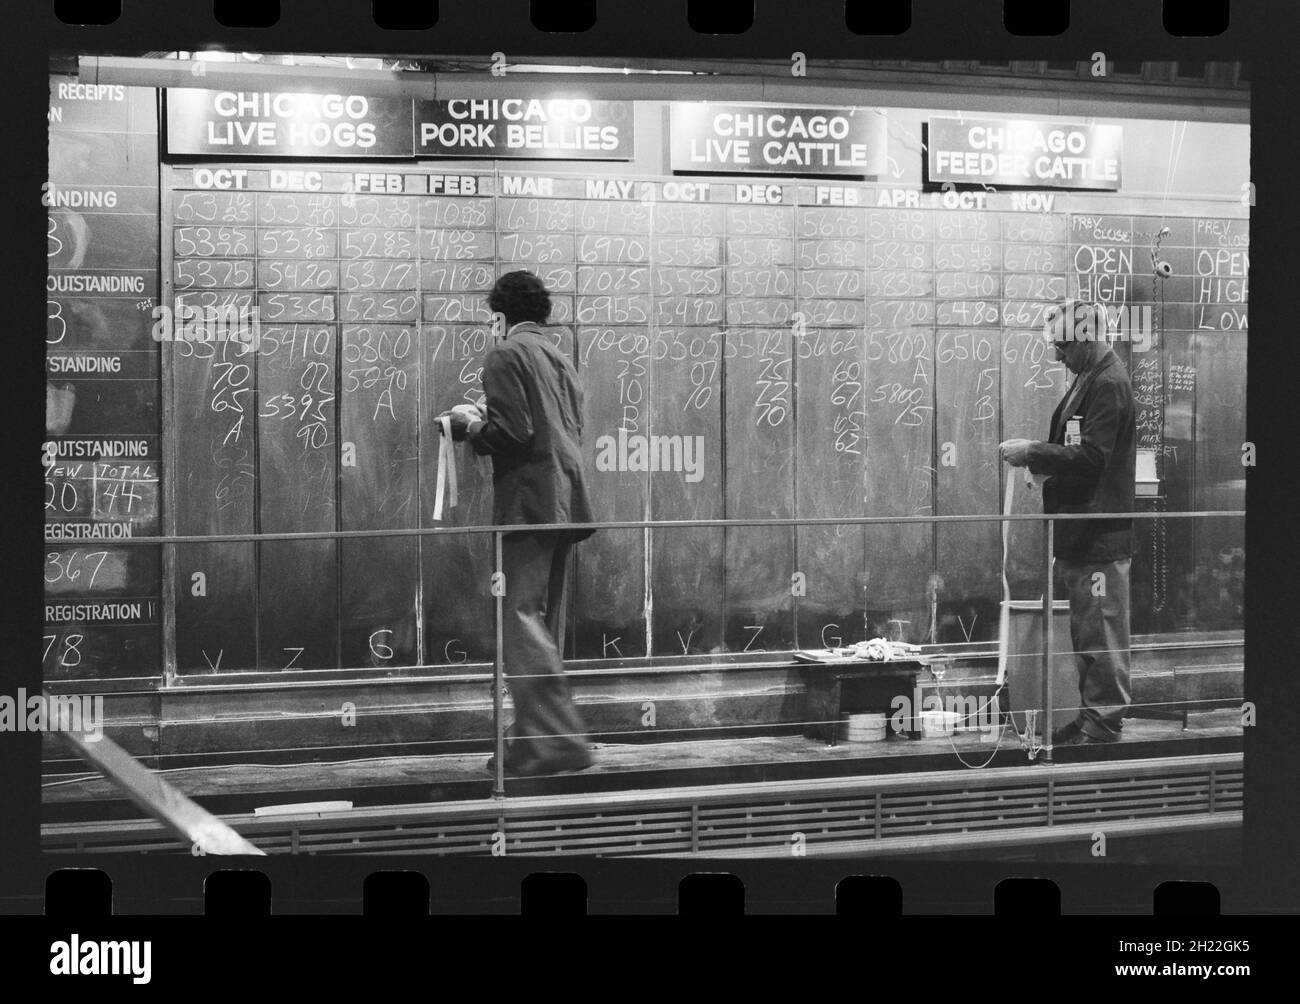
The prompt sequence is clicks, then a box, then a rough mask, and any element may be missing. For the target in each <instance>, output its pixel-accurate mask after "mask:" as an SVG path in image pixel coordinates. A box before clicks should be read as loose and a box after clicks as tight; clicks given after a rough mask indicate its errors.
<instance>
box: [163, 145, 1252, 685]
mask: <svg viewBox="0 0 1300 1004" xmlns="http://www.w3.org/2000/svg"><path fill="white" fill-rule="evenodd" d="M223 166H225V167H229V165H223ZM243 170H244V173H243V174H242V175H241V176H240V182H239V184H240V187H239V188H237V189H228V190H214V189H212V188H208V187H200V185H199V184H197V183H196V179H198V180H199V181H200V182H203V183H205V184H210V183H211V180H212V179H213V178H214V169H212V168H204V167H201V166H193V165H189V166H185V167H174V168H171V169H170V170H169V171H168V172H167V175H166V177H167V178H168V179H169V182H168V184H167V187H168V188H169V191H168V192H167V193H166V195H165V216H164V229H165V231H166V232H165V234H164V249H165V256H164V260H165V263H166V264H165V269H164V273H165V280H166V289H165V294H166V296H168V297H173V298H175V299H176V300H177V301H180V302H183V303H185V304H187V305H190V304H202V305H207V306H227V307H236V308H243V309H248V308H252V307H256V308H257V309H258V311H259V314H260V324H261V330H260V342H259V344H258V345H257V346H256V347H253V346H250V345H248V344H245V343H241V342H235V341H227V342H224V343H198V342H196V343H186V342H174V343H164V345H163V348H162V351H163V354H164V363H165V371H164V372H165V373H167V374H168V379H169V381H170V382H169V384H168V385H167V387H166V389H165V393H167V394H169V395H170V398H171V402H172V415H173V424H172V427H171V428H169V429H166V430H165V435H166V436H167V438H168V442H169V443H170V450H169V453H168V456H169V457H171V458H172V463H173V466H172V467H171V468H170V474H169V477H170V484H169V489H168V498H169V499H171V500H172V504H173V505H174V515H175V530H176V532H177V533H182V534H206V533H251V532H273V531H312V530H334V529H348V530H351V529H364V528H418V527H427V526H432V525H435V524H434V523H433V521H432V515H433V514H432V508H433V499H434V481H435V472H436V469H437V467H436V462H437V447H438V441H437V440H438V437H437V434H436V432H435V431H434V425H433V422H432V416H433V415H435V414H436V413H438V412H440V411H442V410H444V409H446V408H448V407H450V406H451V405H453V404H455V403H457V402H459V401H464V400H470V399H473V398H474V397H476V396H477V395H478V393H479V391H480V379H481V372H482V366H483V359H484V356H485V354H486V352H487V350H488V349H489V348H490V346H491V342H492V338H493V335H492V334H491V331H490V324H489V316H488V311H487V308H486V305H485V303H484V293H485V292H486V291H487V289H488V288H490V286H491V284H492V282H493V281H494V278H495V277H496V276H497V275H499V274H501V273H503V272H506V271H510V270H512V269H516V268H527V269H530V270H532V271H534V272H536V273H537V274H538V275H540V276H541V277H542V278H543V279H544V280H545V281H546V284H547V286H548V287H549V288H550V290H551V291H552V294H553V300H554V313H553V316H552V321H553V326H552V327H551V328H550V331H551V333H552V337H554V338H555V340H556V344H557V345H558V346H560V347H561V348H562V349H563V351H565V352H567V353H571V354H572V358H573V359H574V361H575V364H576V365H577V368H578V372H579V374H580V376H581V378H582V380H583V384H584V387H585V392H586V409H587V414H586V426H585V431H584V449H585V451H586V455H587V459H588V476H589V481H590V486H591V492H592V496H593V500H594V502H595V507H596V512H597V514H598V518H602V519H611V520H617V519H642V518H648V519H654V520H673V519H694V518H722V517H731V518H743V517H790V516H801V517H852V516H862V515H885V516H925V515H930V514H941V515H947V514H962V513H997V512H999V511H1000V508H1001V502H1002V492H1003V487H1004V482H1003V480H1002V479H1003V477H1004V476H1005V473H1004V471H1003V470H1002V469H1000V465H999V464H998V463H997V461H996V456H995V447H996V444H997V443H998V442H999V441H1000V440H1001V439H1004V438H1007V437H1011V436H1027V437H1033V438H1040V437H1041V436H1042V435H1043V434H1044V433H1045V431H1046V426H1047V420H1048V417H1049V416H1050V413H1051V410H1052V408H1053V407H1054V405H1055V403H1056V401H1057V400H1058V399H1059V397H1060V395H1061V393H1062V391H1063V389H1064V387H1065V380H1064V377H1065V373H1064V370H1063V368H1062V367H1061V366H1059V365H1058V364H1054V363H1053V361H1052V359H1051V357H1050V352H1049V351H1048V350H1047V349H1046V347H1045V346H1044V345H1043V343H1042V342H1041V341H1040V340H1039V338H1038V330H1039V328H1040V325H1041V320H1042V312H1043V310H1044V308H1045V307H1046V306H1047V305H1048V304H1050V303H1052V302H1053V301H1057V300H1059V299H1061V298H1062V297H1064V296H1066V295H1079V294H1081V293H1086V294H1088V295H1090V296H1092V297H1093V298H1095V299H1098V300H1101V301H1102V302H1105V303H1106V304H1107V305H1108V307H1116V308H1118V307H1121V306H1126V307H1128V306H1132V307H1136V306H1143V305H1149V306H1151V307H1152V308H1153V311H1152V317H1153V318H1154V321H1153V324H1154V327H1155V329H1156V331H1155V333H1154V334H1153V335H1152V338H1153V339H1158V340H1159V342H1160V345H1161V346H1162V351H1159V352H1154V351H1148V352H1139V351H1136V346H1132V345H1129V344H1125V343H1118V344H1117V349H1118V350H1119V351H1120V354H1121V357H1122V358H1123V359H1124V360H1125V362H1126V364H1128V365H1129V366H1130V370H1131V372H1132V373H1133V375H1134V384H1135V388H1136V389H1137V393H1138V397H1139V402H1140V409H1141V415H1140V424H1141V425H1142V436H1143V445H1145V446H1146V447H1148V448H1151V449H1153V450H1155V451H1156V452H1157V453H1158V454H1159V459H1160V470H1161V474H1162V477H1163V483H1164V484H1165V486H1166V496H1165V499H1164V500H1163V502H1162V503H1160V504H1163V505H1167V506H1169V507H1170V508H1176V509H1183V508H1191V507H1193V506H1196V505H1206V506H1213V507H1221V506H1223V505H1224V504H1225V501H1224V494H1223V490H1224V489H1223V486H1224V485H1227V486H1228V487H1227V489H1226V490H1227V491H1228V493H1229V494H1231V492H1232V491H1233V490H1234V489H1233V488H1232V486H1233V485H1235V484H1236V483H1237V482H1236V481H1235V480H1234V479H1236V478H1238V477H1239V474H1237V473H1234V472H1233V470H1232V468H1231V461H1233V460H1235V458H1237V457H1238V456H1239V449H1240V442H1241V440H1242V439H1243V438H1244V435H1243V428H1242V426H1243V424H1244V415H1243V413H1242V410H1241V408H1240V405H1239V402H1240V387H1241V385H1242V382H1243V381H1244V372H1245V370H1244V364H1245V344H1246V343H1245V335H1246V330H1245V329H1246V318H1245V311H1246V280H1245V267H1246V264H1247V262H1246V256H1247V254H1248V250H1247V245H1246V225H1245V222H1244V221H1242V220H1230V219H1218V218H1213V219H1211V218H1168V219H1166V218H1163V217H1161V216H1159V215H1149V216H1131V215H1126V216H1110V217H1092V216H1085V215H1083V214H1080V213H1072V212H1067V211H1057V212H1037V211H1023V210H1020V209H1016V208H1014V203H1013V201H1012V197H1011V196H1008V195H1005V194H994V195H991V196H989V199H988V204H987V206H986V208H985V209H983V210H973V209H968V210H963V209H946V208H943V206H942V204H941V203H938V202H937V201H936V202H931V200H930V199H929V197H928V195H925V194H923V195H922V196H921V198H920V199H919V200H916V201H915V202H914V204H911V205H909V204H906V203H903V204H899V205H895V204H894V202H895V201H897V200H895V199H892V198H891V195H890V190H889V189H888V188H885V187H884V186H874V185H821V184H812V183H806V182H793V181H781V182H764V183H763V184H761V185H757V186H755V185H753V184H748V183H743V182H742V183H738V182H736V181H735V180H734V179H731V180H723V179H705V178H691V179H689V180H685V179H671V178H637V179H625V178H618V179H593V178H591V177H589V176H570V175H564V174H560V173H549V174H545V175H536V174H516V173H509V172H507V171H505V170H497V171H484V172H465V173H453V174H446V173H433V172H430V171H419V172H405V173H401V174H388V175H386V176H382V177H383V178H384V180H383V182H382V184H381V185H380V188H381V189H382V191H378V192H375V191H370V190H367V191H364V192H359V191H356V190H355V189H357V188H358V187H359V185H358V181H359V177H362V176H355V175H353V174H350V173H347V172H344V171H321V170H318V169H317V168H316V167H312V168H311V170H313V171H316V178H317V181H318V183H319V187H318V189H317V190H313V191H285V190H282V189H278V188H273V187H272V186H273V182H274V183H277V184H281V185H282V184H283V183H284V182H283V179H284V178H287V177H295V176H294V175H292V174H291V172H292V171H294V170H299V171H301V170H302V166H301V165H292V164H284V165H279V164H271V165H268V164H265V163H261V164H256V165H250V166H248V167H247V168H246V169H243ZM225 177H226V178H230V177H231V175H230V174H229V173H227V174H226V175H225ZM297 177H301V175H298V176H297ZM363 177H367V178H373V177H374V176H371V175H366V176H363ZM276 179H279V181H278V182H277V180H276ZM314 184H315V182H314ZM366 187H367V188H368V189H369V188H373V187H374V185H373V182H371V183H368V184H367V186H366ZM913 194H915V193H913ZM1094 198H1095V197H1094ZM1061 203H1062V204H1064V199H1062V200H1061ZM1162 226H1168V227H1169V228H1170V233H1169V234H1168V235H1167V236H1165V237H1163V238H1161V246H1160V252H1159V253H1160V255H1161V257H1163V258H1164V259H1166V260H1168V261H1169V262H1170V263H1171V265H1172V267H1173V276H1172V277H1171V278H1168V279H1164V280H1155V279H1154V278H1153V277H1152V274H1151V266H1150V252H1151V249H1152V247H1153V246H1154V243H1155V240H1156V235H1157V233H1158V231H1159V230H1160V228H1161V227H1162ZM167 249H169V251H168V250H167ZM1130 350H1133V351H1130ZM604 436H608V437H613V438H614V439H615V440H619V441H623V440H626V441H629V442H630V441H632V440H633V438H634V437H649V436H659V437H699V438H698V439H694V438H692V439H690V440H689V442H691V443H699V444H700V450H701V453H699V454H697V455H695V457H694V459H695V460H697V461H698V464H697V465H696V466H695V467H694V468H693V469H689V470H682V471H640V470H628V469H618V470H601V469H599V468H598V466H597V463H596V454H597V442H598V440H599V439H600V437H604ZM620 437H623V439H622V440H620ZM687 442H688V440H687V439H686V438H683V439H682V440H681V443H682V444H683V445H684V444H686V443H687ZM682 456H683V457H684V458H687V459H689V458H690V457H691V456H692V455H691V454H690V453H689V452H687V453H683V454H682ZM1225 458H1227V459H1225ZM457 465H458V471H459V479H460V497H461V504H460V505H459V506H458V507H456V508H454V509H451V510H449V511H448V513H447V515H446V518H445V520H444V523H445V525H449V526H456V525H471V524H486V523H489V522H490V513H491V481H490V471H489V468H487V467H486V466H485V463H484V462H483V461H481V460H479V459H476V458H475V457H473V455H472V454H471V453H470V451H469V450H468V449H465V448H458V450H457ZM623 466H624V467H626V466H629V465H623ZM1198 478H1199V480H1198ZM1215 486H1218V487H1217V488H1216V487H1215ZM1018 499H1019V501H1018V505H1017V507H1018V508H1019V509H1022V510H1030V509H1033V508H1034V507H1035V506H1036V503H1034V502H1032V501H1028V500H1026V498H1025V495H1024V493H1023V492H1021V493H1020V494H1019V496H1018ZM1230 501H1231V500H1229V503H1230ZM1238 504H1240V503H1239V502H1238ZM1037 534H1038V531H1037V530H1036V529H1034V528H1032V527H1029V526H1028V525H1024V526H1020V527H1017V528H1016V530H1015V531H1014V533H1013V536H1012V547H1011V560H1010V561H1009V564H1008V572H1009V577H1010V580H1011V582H1012V586H1013V590H1014V591H1015V592H1016V594H1017V595H1022V596H1037V595H1038V594H1039V593H1038V582H1037V579H1036V576H1037V574H1038V568H1039V567H1040V565H1039V560H1040V559H1039V551H1038V549H1037V546H1036V544H1035V542H1036V540H1037V539H1038V536H1037ZM1139 536H1140V538H1141V541H1142V552H1141V554H1140V555H1139V559H1138V561H1137V562H1135V565H1140V566H1141V569H1136V568H1135V594H1136V593H1137V592H1140V591H1141V590H1142V589H1146V590H1148V592H1149V593H1150V594H1151V595H1152V596H1153V599H1152V600H1151V601H1150V602H1149V603H1147V604H1146V605H1145V606H1144V607H1143V608H1142V609H1141V610H1140V611H1138V612H1137V614H1136V615H1135V616H1136V617H1137V621H1136V622H1135V625H1134V627H1135V630H1143V629H1144V627H1145V626H1146V625H1153V626H1155V625H1159V624H1161V623H1165V622H1164V621H1162V620H1161V618H1162V617H1166V613H1165V611H1167V610H1168V611H1173V610H1174V608H1175V607H1176V606H1177V603H1176V596H1177V593H1178V589H1179V582H1180V579H1179V577H1180V576H1183V577H1186V576H1188V575H1192V576H1193V577H1194V576H1195V572H1196V567H1197V563H1198V561H1200V560H1202V552H1203V551H1204V552H1206V553H1210V554H1217V553H1219V552H1220V551H1222V550H1223V549H1224V548H1228V549H1231V547H1232V546H1234V544H1239V543H1240V539H1241V527H1240V524H1239V523H1238V524H1237V525H1236V526H1223V527H1218V528H1213V532H1211V530H1210V529H1208V528H1207V529H1200V530H1198V529H1193V528H1191V527H1186V526H1173V525H1171V526H1168V527H1161V528H1160V529H1159V531H1158V532H1157V531H1153V530H1144V531H1143V533H1142V534H1140V535H1139ZM1202 538H1203V539H1202ZM491 554H492V545H491V540H490V538H489V537H487V536H486V535H478V536H466V537H465V538H463V539H457V538H453V537H446V536H440V537H426V538H423V539H421V540H418V541H417V539H416V538H392V539H376V540H367V541H345V542H336V541H328V540H326V541H312V542H278V543H275V542H266V543H261V544H251V543H239V544H223V545H216V544H213V545H190V546H185V547H181V548H179V549H178V556H177V562H176V568H175V577H176V578H175V595H176V632H175V635H176V653H177V668H178V670H179V671H180V672H182V673H203V672H225V671H230V670H241V669H242V670H248V669H261V670H287V671H293V670H295V669H311V668H330V667H339V666H342V667H375V668H383V667H386V666H410V665H417V664H418V665H429V666H433V667H446V668H450V669H456V668H457V667H459V666H460V665H461V664H463V663H467V662H468V663H481V662H486V661H489V660H490V659H491V658H492V655H493V622H492V609H493V607H492V602H491V598H490V596H489V593H488V586H489V573H490V571H491V566H492V561H491ZM574 560H575V564H576V579H575V584H574V588H573V603H572V610H573V614H572V617H573V622H572V624H571V626H570V631H569V633H568V638H569V652H568V653H567V654H568V655H569V656H572V657H579V658H609V659H617V658H631V657H644V656H667V655H675V656H691V655H704V654H707V653H713V652H721V651H727V652H751V653H754V652H760V651H772V650H783V649H791V648H794V647H797V646H811V645H819V644H830V643H837V642H849V641H851V640H855V639H860V638H864V637H871V636H873V635H876V634H882V633H887V634H889V635H891V636H893V637H902V638H905V639H907V640H909V641H913V642H922V641H962V640H972V641H977V640H987V639H989V638H992V637H995V636H996V627H997V621H998V617H997V609H998V606H997V605H998V602H999V600H1000V598H1001V595H1002V583H1001V540H1000V535H999V527H998V524H996V523H986V524H963V525H944V526H921V525H917V526H905V527H896V526H870V527H862V526H840V527H806V528H799V529H769V528H735V529H726V530H721V529H711V528H692V529H650V530H646V531H642V530H618V531H603V532H600V533H598V534H596V535H595V536H594V537H593V538H591V539H590V540H589V541H588V542H586V543H584V544H583V545H582V546H581V547H579V548H577V550H576V556H575V559H574ZM796 572H800V573H802V574H803V577H804V589H803V591H802V594H801V595H795V594H794V593H799V592H800V590H794V591H793V592H792V588H791V581H792V579H791V577H792V575H793V574H794V573H796ZM1167 616H1168V617H1169V618H1173V621H1171V622H1170V623H1175V626H1178V625H1177V623H1176V613H1173V612H1171V613H1169V614H1168V615H1167Z"/></svg>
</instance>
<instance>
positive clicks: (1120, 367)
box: [1028, 346, 1137, 563]
mask: <svg viewBox="0 0 1300 1004" xmlns="http://www.w3.org/2000/svg"><path fill="white" fill-rule="evenodd" d="M1079 381H1080V384H1079V387H1078V394H1077V396H1076V395H1072V394H1071V393H1069V392H1067V393H1066V395H1065V397H1064V398H1062V399H1061V403H1060V404H1058V405H1057V406H1056V411H1055V412H1053V413H1052V426H1051V433H1050V435H1049V436H1048V439H1047V442H1042V443H1032V444H1030V446H1029V451H1028V453H1029V455H1028V465H1029V470H1030V471H1031V472H1032V473H1034V474H1046V475H1050V477H1049V478H1048V480H1047V481H1046V483H1044V485H1043V512H1045V513H1066V512H1132V511H1133V479H1134V464H1135V462H1136V453H1135V450H1136V445H1135V444H1136V441H1137V428H1136V416H1135V414H1134V408H1133V388H1132V386H1131V385H1130V384H1129V379H1128V373H1126V372H1125V370H1124V364H1123V363H1122V362H1120V360H1119V357H1118V356H1117V355H1115V353H1114V351H1113V350H1112V349H1110V348H1109V346H1108V347H1107V348H1106V352H1105V355H1103V356H1102V357H1101V359H1099V360H1098V361H1097V362H1096V363H1094V364H1093V366H1092V367H1091V368H1090V369H1089V370H1086V371H1085V372H1084V373H1083V375H1082V376H1080V377H1079ZM1072 397H1073V398H1074V402H1073V404H1071V406H1070V414H1068V415H1067V414H1065V406H1066V405H1067V404H1069V403H1070V400H1071V398H1072ZM1076 415H1077V416H1079V419H1080V421H1079V425H1080V432H1081V438H1082V442H1080V443H1078V444H1077V445H1074V446H1066V445H1065V437H1066V431H1067V424H1068V422H1069V421H1070V419H1071V418H1073V417H1074V416H1076ZM1054 534H1055V536H1054V540H1053V549H1052V550H1053V553H1054V554H1055V555H1056V557H1058V558H1062V559H1064V560H1066V561H1073V562H1079V563H1091V562H1096V563H1100V562H1106V561H1118V560H1119V559H1121V558H1131V557H1132V556H1133V521H1132V520H1129V519H1115V520H1062V521H1059V522H1057V523H1056V525H1055V530H1054Z"/></svg>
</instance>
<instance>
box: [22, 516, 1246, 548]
mask: <svg viewBox="0 0 1300 1004" xmlns="http://www.w3.org/2000/svg"><path fill="white" fill-rule="evenodd" d="M1245 515H1246V510H1245V509H1209V510H1201V511H1199V512H1079V513H1051V514H1047V513H1010V514H1001V513H999V514H984V513H981V514H970V515H958V516H818V517H803V516H780V517H762V518H753V519H744V518H740V519H730V518H728V519H671V520H655V519H627V520H606V521H604V522H591V523H512V524H496V523H494V524H484V525H479V526H431V527H406V528H402V529H376V530H308V531H294V532H285V533H221V534H173V535H171V536H166V537H164V536H155V537H120V538H119V537H114V538H112V539H108V538H98V537H97V538H94V540H95V541H96V542H98V543H107V544H110V545H111V546H113V547H120V546H123V545H126V546H131V545H150V544H237V543H255V542H258V541H264V540H352V539H370V538H372V537H433V536H442V535H451V534H465V533H519V532H522V531H530V530H531V531H540V530H642V529H649V530H676V529H690V528H693V527H704V528H708V527H714V528H721V529H726V528H727V527H746V526H754V527H759V526H767V527H780V526H795V527H797V526H875V525H878V524H879V525H889V526H895V525H899V524H904V525H906V524H909V523H913V524H925V525H930V524H934V523H1021V522H1039V521H1043V520H1118V519H1207V518H1210V517H1215V516H1221V517H1243V516H1245ZM87 539H89V538H82V537H66V538H62V537H61V538H54V537H51V538H47V539H46V540H45V543H47V544H63V543H65V542H66V543H67V544H76V543H78V542H79V541H83V540H87Z"/></svg>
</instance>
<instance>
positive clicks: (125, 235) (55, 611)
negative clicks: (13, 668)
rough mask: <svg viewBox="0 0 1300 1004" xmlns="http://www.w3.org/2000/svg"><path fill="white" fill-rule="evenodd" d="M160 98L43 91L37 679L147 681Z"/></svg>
mask: <svg viewBox="0 0 1300 1004" xmlns="http://www.w3.org/2000/svg"><path fill="white" fill-rule="evenodd" d="M156 102H157V96H156V92H155V91H154V90H152V89H150V88H133V87H124V86H121V85H115V84H105V85H84V84H80V83H78V82H77V81H75V80H74V79H72V78H64V77H54V78H52V79H51V80H50V106H49V183H48V185H46V187H45V190H44V193H43V198H42V201H43V202H44V204H45V205H46V207H47V229H46V264H47V273H46V317H47V322H46V332H45V346H46V356H45V372H46V381H45V402H46V406H45V443H44V447H45V463H44V464H43V474H44V482H45V499H44V516H45V520H44V525H45V534H44V536H45V544H46V546H45V562H44V570H43V578H44V584H45V605H44V606H45V611H44V612H45V617H44V631H43V635H44V637H43V645H42V669H43V673H44V678H45V680H46V681H48V682H57V683H62V682H64V681H70V680H79V679H103V678H106V677H114V678H122V677H157V676H158V675H159V670H160V666H161V663H162V647H161V638H162V630H161V625H162V621H163V598H162V595H161V592H160V584H161V581H162V564H161V561H160V555H159V554H158V549H156V548H152V547H129V546H121V545H119V544H118V543H117V541H119V540H122V539H125V538H133V537H146V536H153V535H156V534H157V533H158V532H159V530H160V518H161V513H162V505H161V493H160V485H161V469H160V466H161V465H160V460H161V455H160V435H159V431H160V416H159V354H158V347H157V346H156V345H155V344H154V343H153V341H152V340H151V339H150V338H149V327H150V323H151V310H152V308H153V306H154V305H155V303H156V302H157V296H158V285H159V275H158V261H159V257H158V256H159V232H158V231H159V227H158V221H159V211H158V206H159V186H158V124H157V108H156Z"/></svg>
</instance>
